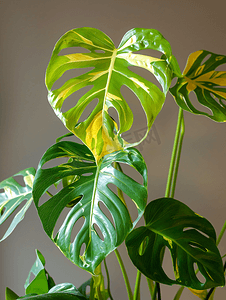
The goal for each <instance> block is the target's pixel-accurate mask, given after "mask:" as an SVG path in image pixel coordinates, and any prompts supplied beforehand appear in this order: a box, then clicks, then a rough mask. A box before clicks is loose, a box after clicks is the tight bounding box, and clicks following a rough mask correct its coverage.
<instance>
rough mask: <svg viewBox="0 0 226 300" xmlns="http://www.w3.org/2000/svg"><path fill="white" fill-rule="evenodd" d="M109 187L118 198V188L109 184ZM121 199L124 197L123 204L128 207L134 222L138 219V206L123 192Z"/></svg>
mask: <svg viewBox="0 0 226 300" xmlns="http://www.w3.org/2000/svg"><path fill="white" fill-rule="evenodd" d="M107 187H108V188H109V189H110V190H111V191H112V192H113V193H114V194H115V195H116V196H117V197H118V198H120V197H119V196H118V190H117V186H115V185H114V184H113V183H109V184H108V185H107ZM121 197H122V202H123V203H124V205H125V206H126V208H127V210H128V212H129V214H130V217H131V221H132V222H134V221H135V220H136V219H137V217H138V211H137V206H136V204H135V203H134V201H133V200H132V199H131V198H130V197H129V196H128V195H126V194H125V193H124V192H123V191H121Z"/></svg>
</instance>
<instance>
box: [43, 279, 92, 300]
mask: <svg viewBox="0 0 226 300" xmlns="http://www.w3.org/2000/svg"><path fill="white" fill-rule="evenodd" d="M59 292H64V293H71V294H73V295H76V296H78V297H79V299H87V298H86V297H85V296H84V295H83V294H82V293H81V292H80V291H79V290H78V289H77V288H76V287H75V286H74V285H73V284H72V283H60V284H58V285H55V286H54V287H52V288H51V289H50V290H49V292H48V293H49V294H52V293H59Z"/></svg>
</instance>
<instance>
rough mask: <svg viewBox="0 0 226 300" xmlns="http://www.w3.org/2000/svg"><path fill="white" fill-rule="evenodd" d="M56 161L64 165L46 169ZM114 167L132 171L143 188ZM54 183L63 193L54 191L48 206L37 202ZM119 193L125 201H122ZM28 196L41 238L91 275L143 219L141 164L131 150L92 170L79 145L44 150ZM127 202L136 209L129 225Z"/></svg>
mask: <svg viewBox="0 0 226 300" xmlns="http://www.w3.org/2000/svg"><path fill="white" fill-rule="evenodd" d="M59 158H61V159H62V158H67V159H69V160H68V161H67V162H65V163H63V164H59V165H57V166H55V167H51V168H48V167H46V163H48V162H50V163H51V162H52V161H55V160H56V159H59ZM118 164H122V167H123V168H124V167H125V166H126V165H127V166H130V167H131V168H133V169H134V170H136V171H137V172H136V174H137V175H139V174H140V175H141V176H142V179H143V180H142V181H143V182H142V183H138V182H137V181H135V180H134V179H132V178H131V174H130V176H128V175H126V174H125V173H123V172H122V170H121V168H120V167H117V166H118ZM130 172H131V171H130ZM60 180H62V183H63V187H62V188H60V185H59V186H58V188H57V193H56V194H54V195H53V196H52V197H51V198H50V199H49V200H47V201H45V202H44V203H43V201H42V200H41V201H40V198H41V197H42V195H43V194H45V192H46V191H47V190H48V189H49V188H51V186H52V185H57V184H58V183H59V181H60ZM114 188H115V189H114ZM54 190H55V189H54ZM116 190H118V192H117V191H116ZM123 193H124V195H127V196H128V197H129V198H130V199H129V200H127V199H128V198H126V197H125V198H124V197H123ZM33 195H34V202H35V205H36V207H37V209H38V214H39V217H40V219H41V221H42V224H43V228H44V230H45V232H46V233H47V235H48V236H49V237H50V238H51V239H52V240H53V242H54V243H55V244H56V245H57V247H58V248H60V250H61V251H62V252H63V253H64V255H65V256H66V257H67V258H68V259H69V260H70V261H72V262H73V263H75V264H76V265H78V266H79V267H80V268H83V269H85V270H87V271H89V272H91V273H94V271H95V269H96V268H97V266H98V265H99V264H100V263H101V261H102V260H103V259H104V258H105V257H106V256H107V255H108V254H109V253H111V252H112V251H113V250H114V249H116V248H117V247H118V246H119V245H120V244H121V243H122V242H123V241H124V240H125V238H126V236H127V235H128V233H129V232H130V231H131V230H132V229H133V227H134V226H135V224H136V223H137V222H138V220H139V219H140V218H141V216H142V215H143V212H144V209H145V206H146V201H147V168H146V164H145V162H144V160H143V158H142V156H141V154H140V153H139V152H138V151H137V150H136V149H135V148H129V149H125V150H120V151H116V152H114V153H111V154H108V155H106V156H105V157H104V158H103V159H102V160H100V162H99V164H98V165H97V164H96V162H95V158H94V156H93V155H92V153H91V152H90V151H89V149H88V148H87V147H86V146H85V145H80V144H77V143H74V142H69V141H64V142H59V143H56V144H55V145H53V146H52V147H50V148H49V149H48V150H47V151H46V153H45V154H44V155H43V157H42V159H41V161H40V164H39V167H38V170H37V174H36V177H35V181H34V187H33ZM42 199H43V198H42ZM130 201H131V202H132V201H133V202H134V204H135V205H136V209H137V218H136V219H135V220H132V217H131V215H130V209H129V205H128V202H130ZM65 209H66V211H65ZM63 211H64V213H66V212H67V215H66V217H63V214H62V212H63ZM110 215H111V216H110ZM62 218H63V220H64V221H63V223H61V224H62V225H61V226H60V228H59V229H58V228H57V226H56V223H57V222H59V221H60V220H61V221H60V222H62ZM81 221H82V223H83V225H82V226H81V223H80V222H81ZM74 230H75V231H74ZM75 232H77V233H76V235H75V236H74V234H75ZM84 248H85V249H84Z"/></svg>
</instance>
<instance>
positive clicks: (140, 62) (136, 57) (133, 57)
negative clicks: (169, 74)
mask: <svg viewBox="0 0 226 300" xmlns="http://www.w3.org/2000/svg"><path fill="white" fill-rule="evenodd" d="M117 58H122V59H125V60H126V61H128V62H129V63H130V64H131V65H133V66H136V67H141V68H144V69H147V70H148V71H150V72H151V73H154V68H153V66H152V65H151V63H153V62H155V61H163V59H160V58H155V57H151V56H147V55H141V54H133V53H131V52H129V53H122V54H118V55H117Z"/></svg>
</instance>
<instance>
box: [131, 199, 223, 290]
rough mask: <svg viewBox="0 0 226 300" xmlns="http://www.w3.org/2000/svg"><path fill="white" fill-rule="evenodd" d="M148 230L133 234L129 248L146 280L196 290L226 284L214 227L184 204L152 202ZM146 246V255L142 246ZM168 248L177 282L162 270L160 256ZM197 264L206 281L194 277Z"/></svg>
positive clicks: (147, 212)
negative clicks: (141, 248) (141, 249)
mask: <svg viewBox="0 0 226 300" xmlns="http://www.w3.org/2000/svg"><path fill="white" fill-rule="evenodd" d="M144 218H145V222H146V226H142V227H140V228H137V229H135V230H133V231H132V232H131V233H130V234H129V235H128V237H127V239H126V246H127V248H128V252H129V255H130V258H131V260H132V261H133V263H134V264H135V266H136V267H137V268H138V269H139V270H140V271H141V272H142V273H143V274H144V275H145V276H147V277H149V278H151V279H152V280H154V281H158V282H160V283H164V284H168V285H172V284H180V285H183V286H187V287H191V288H192V289H196V290H203V289H208V288H211V287H215V286H222V285H224V283H225V279H224V270H223V264H222V259H221V257H220V254H219V251H218V249H217V247H216V234H215V231H214V228H213V226H212V225H211V224H210V223H209V222H208V221H207V220H206V219H205V218H203V217H201V216H199V215H197V214H196V213H194V212H193V211H192V210H191V209H190V208H188V207H187V206H186V205H185V204H183V203H182V202H179V201H177V200H174V199H172V198H161V199H157V200H154V201H152V202H151V203H149V204H148V206H147V208H146V209H145V213H144ZM143 242H144V243H145V247H144V250H143V252H142V253H141V252H140V245H141V244H142V243H143ZM166 247H167V248H168V249H169V251H170V253H171V256H172V261H173V268H174V274H175V279H172V278H169V277H168V276H167V275H166V273H165V272H164V270H163V267H162V263H161V262H162V259H161V255H162V253H164V250H165V248H166ZM195 264H197V267H198V269H199V270H200V272H201V274H202V275H203V277H204V278H205V280H204V282H201V281H200V280H199V279H198V277H197V276H196V274H195Z"/></svg>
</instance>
